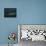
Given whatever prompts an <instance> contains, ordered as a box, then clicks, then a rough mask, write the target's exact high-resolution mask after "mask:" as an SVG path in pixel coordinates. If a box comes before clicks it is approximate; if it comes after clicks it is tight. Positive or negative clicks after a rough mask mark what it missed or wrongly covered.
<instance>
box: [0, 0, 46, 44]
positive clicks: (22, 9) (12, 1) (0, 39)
mask: <svg viewBox="0 0 46 46" xmlns="http://www.w3.org/2000/svg"><path fill="white" fill-rule="evenodd" d="M4 8H17V17H16V18H4ZM18 24H46V0H0V44H2V43H3V44H7V43H8V39H7V36H8V34H9V32H11V31H12V32H13V31H14V32H18V30H17V25H18Z"/></svg>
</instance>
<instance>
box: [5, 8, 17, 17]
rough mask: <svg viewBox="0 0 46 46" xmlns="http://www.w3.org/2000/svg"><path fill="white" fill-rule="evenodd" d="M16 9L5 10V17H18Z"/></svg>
mask: <svg viewBox="0 0 46 46" xmlns="http://www.w3.org/2000/svg"><path fill="white" fill-rule="evenodd" d="M16 15H17V14H16V8H4V17H16Z"/></svg>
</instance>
